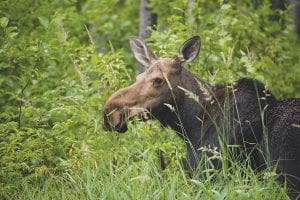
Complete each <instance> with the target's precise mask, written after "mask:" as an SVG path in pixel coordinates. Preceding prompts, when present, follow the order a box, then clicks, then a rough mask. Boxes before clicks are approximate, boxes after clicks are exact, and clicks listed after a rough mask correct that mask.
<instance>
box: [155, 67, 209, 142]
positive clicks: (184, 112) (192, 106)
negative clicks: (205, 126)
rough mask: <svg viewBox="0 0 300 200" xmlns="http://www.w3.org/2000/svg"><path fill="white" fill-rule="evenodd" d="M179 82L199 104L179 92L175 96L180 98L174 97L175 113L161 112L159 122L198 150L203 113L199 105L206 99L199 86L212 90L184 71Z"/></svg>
mask: <svg viewBox="0 0 300 200" xmlns="http://www.w3.org/2000/svg"><path fill="white" fill-rule="evenodd" d="M181 82H182V85H180V87H182V88H184V89H186V90H187V91H189V92H191V93H193V94H195V95H196V96H198V97H199V102H197V101H196V100H195V99H192V98H190V97H188V96H187V95H186V94H184V92H183V91H180V94H177V95H179V96H180V97H179V98H177V97H176V105H175V110H176V111H175V112H171V111H167V112H166V110H163V111H162V113H164V114H163V115H162V116H163V117H161V118H160V119H159V121H160V122H161V123H162V124H163V125H169V126H170V127H171V128H172V129H173V130H175V131H176V132H177V133H178V135H179V136H180V137H182V138H183V139H184V140H185V141H186V142H187V143H188V144H189V146H190V145H192V147H193V148H198V147H199V145H200V142H201V122H200V121H199V117H200V116H201V113H202V112H203V111H202V107H201V105H203V104H204V103H205V98H207V96H206V95H205V93H204V92H203V90H201V88H200V86H199V84H201V85H203V86H205V87H206V88H207V89H208V91H210V90H212V89H213V87H212V86H210V85H208V84H207V83H206V82H204V81H201V80H199V79H197V77H196V76H194V75H193V74H192V73H190V72H189V71H187V70H186V69H182V77H181ZM176 87H177V86H176ZM166 113H167V114H166Z"/></svg>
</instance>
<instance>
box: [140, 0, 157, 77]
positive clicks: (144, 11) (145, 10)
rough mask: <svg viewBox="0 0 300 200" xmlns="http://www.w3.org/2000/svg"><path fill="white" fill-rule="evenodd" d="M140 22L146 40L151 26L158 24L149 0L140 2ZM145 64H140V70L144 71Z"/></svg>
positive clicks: (141, 34)
mask: <svg viewBox="0 0 300 200" xmlns="http://www.w3.org/2000/svg"><path fill="white" fill-rule="evenodd" d="M139 15H140V24H139V36H140V38H141V39H143V40H145V39H147V38H148V37H149V36H150V35H151V30H150V29H151V28H153V27H154V25H156V21H157V16H156V15H155V14H154V13H153V12H152V10H151V8H149V0H141V4H140V13H139ZM144 70H145V69H144V66H140V69H139V72H140V73H141V72H143V71H144Z"/></svg>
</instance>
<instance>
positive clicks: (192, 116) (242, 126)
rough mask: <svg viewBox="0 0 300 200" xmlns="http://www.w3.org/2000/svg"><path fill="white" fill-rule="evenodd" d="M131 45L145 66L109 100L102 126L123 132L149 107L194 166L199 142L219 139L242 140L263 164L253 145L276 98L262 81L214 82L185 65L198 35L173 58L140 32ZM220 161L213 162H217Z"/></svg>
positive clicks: (204, 143) (212, 142)
mask: <svg viewBox="0 0 300 200" xmlns="http://www.w3.org/2000/svg"><path fill="white" fill-rule="evenodd" d="M130 45H131V49H132V51H133V54H134V57H135V58H136V59H137V61H138V62H139V63H140V64H142V65H143V66H144V67H145V68H146V70H145V71H144V72H143V73H141V74H139V75H138V76H137V77H136V82H135V83H133V84H132V85H130V86H128V87H126V88H123V89H121V90H119V91H117V92H116V93H114V94H113V95H112V96H111V97H110V98H109V99H108V100H107V102H106V103H105V105H104V125H103V126H104V129H106V130H116V131H118V132H125V131H126V130H127V125H126V122H127V121H128V120H130V119H132V118H133V117H135V116H138V117H141V118H143V116H144V113H145V111H146V112H147V113H148V114H150V116H151V117H152V118H155V119H157V120H159V121H160V123H161V124H162V125H164V126H170V127H171V128H172V129H173V130H174V131H176V132H177V133H178V134H179V135H180V136H181V137H182V138H183V139H184V140H185V142H186V146H187V152H188V155H187V160H188V164H189V167H190V168H191V169H196V168H197V166H198V164H199V160H200V159H201V158H202V154H203V152H204V151H202V150H201V147H204V146H207V145H210V146H213V147H220V145H221V143H220V142H224V144H226V145H232V144H237V145H240V146H242V147H243V149H244V150H246V151H247V152H248V153H249V154H251V155H250V157H251V158H252V161H253V162H252V164H253V167H258V166H260V165H262V164H263V163H261V162H260V161H261V159H259V157H260V156H259V155H258V153H257V152H258V151H255V150H253V147H254V146H256V145H258V144H260V143H261V142H260V141H261V140H262V137H263V132H264V128H263V123H264V119H265V116H264V113H268V109H269V108H271V107H273V105H275V104H276V102H277V101H276V99H275V97H274V96H273V95H272V94H271V93H270V92H268V91H267V90H266V89H265V87H264V85H263V84H262V83H260V82H259V81H257V80H253V79H240V80H238V81H237V82H235V83H233V84H230V85H216V86H214V85H210V84H209V83H207V82H205V81H203V80H201V79H199V78H197V77H196V76H194V75H193V74H192V73H190V72H189V71H188V70H186V69H185V68H184V65H185V64H186V63H189V62H191V61H193V60H194V59H195V58H196V57H197V56H198V53H199V51H200V46H201V42H200V37H199V36H195V37H192V38H190V39H188V40H187V41H186V42H184V44H183V45H182V46H181V48H180V50H179V53H178V54H177V55H175V56H174V57H173V58H158V57H157V56H156V55H155V54H154V53H153V52H152V51H151V50H150V49H149V48H148V47H147V46H146V44H145V43H144V42H143V41H141V40H140V39H139V38H131V39H130ZM235 153H238V151H235ZM219 164H220V163H219V162H218V161H215V162H214V165H215V166H216V167H220V165H219Z"/></svg>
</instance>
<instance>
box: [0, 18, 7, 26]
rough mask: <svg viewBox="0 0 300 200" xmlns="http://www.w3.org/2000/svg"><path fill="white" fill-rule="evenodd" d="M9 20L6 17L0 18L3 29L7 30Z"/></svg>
mask: <svg viewBox="0 0 300 200" xmlns="http://www.w3.org/2000/svg"><path fill="white" fill-rule="evenodd" d="M8 21H9V20H8V19H7V18H6V17H1V18H0V26H1V27H2V28H5V27H6V26H7V24H8Z"/></svg>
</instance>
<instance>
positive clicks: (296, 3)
mask: <svg viewBox="0 0 300 200" xmlns="http://www.w3.org/2000/svg"><path fill="white" fill-rule="evenodd" d="M286 3H289V4H291V6H292V9H291V14H292V15H293V18H294V25H295V32H296V34H297V36H298V37H299V38H300V0H288V1H287V0H272V1H271V5H272V8H273V9H279V10H284V9H286V6H285V4H286ZM273 17H274V20H279V16H278V15H274V16H273Z"/></svg>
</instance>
